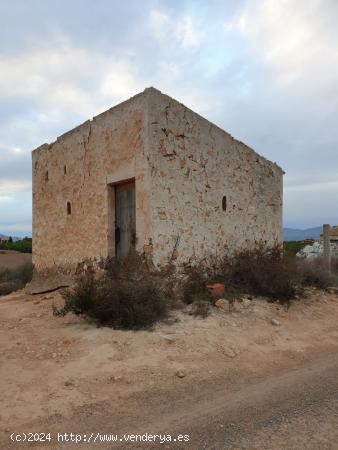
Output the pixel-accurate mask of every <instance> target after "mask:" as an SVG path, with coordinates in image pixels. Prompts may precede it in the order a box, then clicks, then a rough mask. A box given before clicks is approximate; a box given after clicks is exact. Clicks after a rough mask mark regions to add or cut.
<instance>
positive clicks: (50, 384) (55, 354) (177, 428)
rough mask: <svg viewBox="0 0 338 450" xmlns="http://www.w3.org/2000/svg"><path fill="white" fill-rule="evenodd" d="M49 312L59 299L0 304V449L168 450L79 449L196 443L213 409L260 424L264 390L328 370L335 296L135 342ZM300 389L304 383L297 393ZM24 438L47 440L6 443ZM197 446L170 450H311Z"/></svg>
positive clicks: (243, 312) (21, 295) (182, 323)
mask: <svg viewBox="0 0 338 450" xmlns="http://www.w3.org/2000/svg"><path fill="white" fill-rule="evenodd" d="M53 303H54V304H57V305H60V304H61V303H62V297H61V295H60V293H59V292H54V293H49V294H41V295H35V296H30V295H27V294H26V293H25V292H24V291H23V290H22V291H18V292H15V293H12V294H10V295H8V296H5V297H0V343H1V347H0V358H1V359H0V361H1V366H0V379H1V385H0V400H1V411H0V419H1V429H0V448H3V449H6V450H7V449H12V448H13V449H14V448H18V449H23V448H34V449H35V448H36V449H38V448H39V449H45V448H46V449H54V448H74V449H80V448H81V449H82V448H87V449H89V448H90V449H92V448H106V449H108V448H109V449H112V448H122V449H123V448H172V447H171V445H173V444H170V445H169V444H168V445H167V444H161V445H155V446H154V447H149V446H150V444H148V445H147V446H145V447H142V445H143V444H142V445H141V444H137V445H136V444H130V443H129V444H128V443H125V442H122V443H121V442H119V443H118V444H117V443H115V444H114V445H113V444H107V443H101V444H100V443H95V445H94V444H92V445H88V442H86V441H85V440H84V439H87V440H88V436H90V435H91V433H94V434H95V435H96V433H108V432H109V433H133V434H136V433H140V432H147V433H160V432H161V431H162V432H163V433H164V432H167V433H169V432H170V433H175V434H176V433H178V432H179V434H180V433H182V435H183V436H184V435H185V434H186V433H187V431H189V432H190V431H191V432H192V433H194V432H195V439H197V436H199V432H198V430H202V429H203V424H199V422H198V420H199V419H198V417H200V416H199V414H202V412H203V414H207V412H208V415H209V416H208V417H209V420H211V419H210V417H211V416H212V417H214V415H213V414H215V411H218V409H217V408H220V406H221V405H223V406H224V407H227V406H228V407H230V406H229V405H230V404H233V405H235V406H236V408H237V407H239V405H241V407H242V408H243V411H249V408H254V410H255V411H256V412H255V414H256V416H257V414H258V412H257V411H260V409H259V408H260V407H259V406H258V405H259V398H260V397H261V395H262V388H264V387H266V386H267V384H268V383H270V388H271V392H272V391H273V384H271V383H280V385H284V387H285V389H286V391H285V392H288V389H289V391H290V389H291V388H288V386H289V385H288V383H289V381H288V382H287V380H286V379H285V376H290V374H291V375H292V376H293V377H295V376H296V375H294V374H296V373H297V371H299V370H303V368H304V370H305V372H304V370H303V372H302V373H301V376H302V377H305V375H306V376H308V377H310V375H311V373H312V372H311V370H315V369H311V370H310V367H312V366H313V365H314V367H315V368H316V367H317V368H318V367H324V366H323V365H321V363H320V361H321V360H323V358H324V359H325V361H326V364H328V362H330V361H332V360H335V361H337V355H338V327H337V317H338V296H337V295H335V294H329V293H326V292H323V291H317V290H309V292H308V293H307V295H306V296H304V298H302V299H298V300H297V301H295V302H294V303H293V304H292V306H291V307H290V309H289V310H287V309H286V308H285V307H284V306H281V305H276V304H272V303H267V302H266V301H265V300H263V299H259V298H255V299H251V300H250V299H244V301H242V302H237V303H236V304H235V310H234V311H233V312H228V311H223V310H220V309H217V308H214V309H213V311H212V314H211V315H210V316H209V317H208V318H206V319H199V318H195V317H193V316H190V315H189V314H187V313H185V312H184V311H178V312H176V313H175V314H174V316H173V317H172V320H171V323H167V324H160V325H158V326H156V328H155V329H154V330H153V331H137V332H131V331H119V330H113V329H109V328H98V327H96V326H95V324H92V323H88V322H87V321H86V320H85V319H83V318H80V317H76V316H74V315H68V316H66V317H63V318H58V317H54V316H53V315H52V304H53ZM328 373H329V370H328ZM304 374H305V375H304ZM317 375H318V374H317ZM317 375H316V377H315V376H314V375H313V378H314V379H316V380H318V376H317ZM299 376H300V375H299ZM280 377H282V378H280ZM283 377H284V378H283ZM336 378H337V377H335V378H334V379H336ZM295 379H296V378H295ZM268 380H270V381H268ZM299 380H300V378H299ZM283 383H284V384H283ZM304 383H305V384H306V382H305V381H304V379H303V378H302V381H299V385H301V386H304ZM253 384H255V386H257V384H258V385H260V386H261V388H260V389H261V391H259V390H258V391H257V388H256V390H255V393H256V394H255V395H256V397H257V399H256V404H254V405H253V404H250V398H251V401H252V398H253V397H252V395H253V394H252V392H251V394H250V392H249V391H248V388H249V387H250V386H252V385H253ZM274 389H275V390H276V392H277V394H278V392H279V395H280V396H281V393H282V391H281V390H279V391H278V389H277V388H276V386H275V387H274ZM280 389H281V388H280ZM259 392H261V394H259V395H258V394H257V393H259ZM290 392H291V391H290ZM277 394H276V395H277ZM234 396H235V397H234ZM236 396H237V397H236ZM270 397H271V396H270ZM277 397H278V396H277ZM277 397H276V398H277ZM282 397H285V396H284V394H283V396H282ZM292 398H296V394H295V395H293V396H292ZM337 398H338V397H337ZM231 402H232V403H231ZM197 404H199V405H200V406H199V407H198V408H197V407H196V408H195V406H193V405H197ZM198 411H199V412H198ZM263 411H264V408H263V409H261V413H262V414H263ZM229 414H230V413H229ZM232 414H234V411H232ZM236 414H237V413H236ZM246 414H247V412H246ZM219 417H221V412H220V411H219ZM229 417H230V415H229ZM203 420H205V419H203ZM212 420H213V422H214V423H216V420H217V418H216V417H214V418H213V419H212ZM229 420H230V419H229ZM231 420H235V419H231ZM241 420H244V419H243V418H242V419H241ZM250 420H254V419H252V418H251V419H250ZM257 420H258V419H257ZM317 422H318V420H317ZM205 423H206V422H204V424H205ZM217 423H218V422H217ZM248 423H249V422H248ZM327 423H328V421H326V424H327ZM232 425H233V424H231V423H230V424H229V427H230V426H232ZM219 426H220V427H222V426H223V425H219ZM336 428H337V427H336ZM247 429H248V427H247ZM23 432H26V433H28V432H34V433H51V436H52V440H51V442H44V443H34V442H30V443H29V444H28V443H22V442H20V443H19V442H12V441H11V434H12V433H23ZM61 432H62V433H64V432H74V433H82V434H81V436H82V438H81V439H82V441H81V442H79V443H77V444H75V443H67V444H66V443H62V444H61V443H60V442H58V441H57V438H56V436H57V433H61ZM83 436H87V437H86V438H84V437H83ZM215 436H216V434H215ZM242 438H243V439H244V437H243V436H242ZM242 438H241V439H242ZM198 439H199V440H198V443H197V441H194V436H190V437H189V442H188V443H177V442H176V444H175V447H173V448H193V449H195V450H196V449H199V448H206V449H207V448H237V449H239V448H243V449H244V448H245V449H250V450H251V449H254V448H257V449H258V448H259V449H263V448H269V449H277V448H278V449H287V448H295V449H298V448H299V449H300V448H316V447H311V445H310V443H311V442H313V439H312V440H311V439H310V436H308V439H309V442H308V443H306V439H307V437H306V434H305V438H304V439H305V440H304V441H303V444H302V445H304V446H301V445H299V447H297V446H294V447H291V446H290V447H289V446H287V445H286V444H285V442H284V441H283V440H282V441H278V440H276V441H275V444H273V442H274V441H273V440H269V445H270V446H267V447H265V446H264V445H262V441H260V445H259V444H257V447H256V446H254V445H253V443H252V442H253V441H252V442H251V444H250V445H249V446H245V444H241V445H242V446H234V447H230V444H229V446H224V447H220V446H218V447H217V446H215V447H213V446H212V445H211V443H209V444H208V443H207V442H206V441H205V442H204V443H203V442H202V441H200V439H202V438H201V437H198ZM215 439H216V438H215ZM243 442H244V441H243ZM276 442H277V443H276ZM284 445H286V446H284ZM318 448H330V449H331V448H332V449H333V448H338V444H337V447H331V446H330V447H329V446H328V447H325V446H321V447H318Z"/></svg>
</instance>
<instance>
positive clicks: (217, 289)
mask: <svg viewBox="0 0 338 450" xmlns="http://www.w3.org/2000/svg"><path fill="white" fill-rule="evenodd" d="M207 288H208V289H209V292H210V294H211V295H212V296H213V297H221V296H222V295H223V294H224V290H225V287H224V284H221V283H215V284H208V285H207Z"/></svg>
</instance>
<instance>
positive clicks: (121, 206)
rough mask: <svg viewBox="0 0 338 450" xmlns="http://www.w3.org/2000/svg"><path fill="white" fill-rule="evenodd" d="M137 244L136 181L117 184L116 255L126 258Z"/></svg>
mask: <svg viewBox="0 0 338 450" xmlns="http://www.w3.org/2000/svg"><path fill="white" fill-rule="evenodd" d="M135 245H136V208H135V181H129V182H125V183H121V184H116V185H115V255H116V257H117V258H124V257H125V256H127V255H128V254H129V253H130V251H131V250H133V249H135Z"/></svg>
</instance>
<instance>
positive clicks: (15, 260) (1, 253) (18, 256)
mask: <svg viewBox="0 0 338 450" xmlns="http://www.w3.org/2000/svg"><path fill="white" fill-rule="evenodd" d="M26 262H32V255H31V254H30V253H20V252H16V251H13V250H0V269H5V268H8V269H15V268H16V267H19V266H21V264H24V263H26Z"/></svg>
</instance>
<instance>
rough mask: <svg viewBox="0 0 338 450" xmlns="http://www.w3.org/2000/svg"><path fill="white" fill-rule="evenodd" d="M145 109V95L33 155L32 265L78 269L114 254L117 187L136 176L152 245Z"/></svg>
mask: <svg viewBox="0 0 338 450" xmlns="http://www.w3.org/2000/svg"><path fill="white" fill-rule="evenodd" d="M146 106H147V105H146V97H145V96H144V95H142V94H141V95H138V96H136V97H134V98H133V99H131V100H129V101H127V102H124V103H121V104H120V105H118V106H117V107H115V108H112V109H110V110H108V111H106V112H105V113H103V114H101V115H99V116H97V117H95V118H94V119H93V120H92V121H87V122H85V123H84V124H82V125H80V126H79V127H77V128H75V129H74V130H71V131H69V132H68V133H66V134H64V135H62V136H61V137H59V138H58V139H57V141H56V142H54V143H53V144H50V145H48V144H44V145H42V146H41V147H39V148H38V149H36V150H35V151H33V155H32V159H33V263H34V265H35V267H36V268H37V270H41V269H45V268H53V267H58V266H74V265H76V264H77V263H78V262H80V261H82V260H83V259H85V258H99V257H106V256H108V254H113V253H114V251H115V246H114V242H115V236H114V231H115V230H114V217H115V216H114V214H115V212H114V195H113V192H114V191H113V188H111V187H110V186H109V184H110V183H117V182H120V181H123V180H126V179H130V178H135V185H136V208H137V224H136V225H137V234H138V236H137V242H138V246H139V248H140V249H142V248H143V244H144V242H148V239H147V237H146V234H147V230H148V229H149V224H148V219H149V217H150V215H149V213H148V208H149V205H148V200H149V199H148V193H149V188H148V187H147V186H146V184H147V166H146V165H145V163H144V161H145V159H144V155H143V152H144V148H145V142H146V139H147V137H146V136H145V111H146V109H147V108H146ZM65 171H66V173H65ZM47 172H48V179H47ZM67 202H70V204H71V215H68V214H67Z"/></svg>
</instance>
